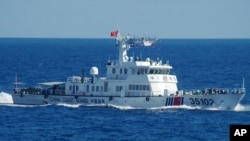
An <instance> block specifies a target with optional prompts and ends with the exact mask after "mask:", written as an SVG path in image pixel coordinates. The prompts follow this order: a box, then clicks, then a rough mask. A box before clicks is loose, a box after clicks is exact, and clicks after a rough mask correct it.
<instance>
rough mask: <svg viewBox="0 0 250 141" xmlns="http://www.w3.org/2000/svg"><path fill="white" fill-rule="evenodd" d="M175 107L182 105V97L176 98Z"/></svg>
mask: <svg viewBox="0 0 250 141" xmlns="http://www.w3.org/2000/svg"><path fill="white" fill-rule="evenodd" d="M173 105H182V97H175V98H174V104H173Z"/></svg>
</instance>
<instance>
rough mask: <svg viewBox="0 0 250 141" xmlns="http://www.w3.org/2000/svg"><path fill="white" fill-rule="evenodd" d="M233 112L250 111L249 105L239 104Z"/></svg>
mask: <svg viewBox="0 0 250 141" xmlns="http://www.w3.org/2000/svg"><path fill="white" fill-rule="evenodd" d="M234 111H250V105H241V104H238V105H237V106H236V107H235V109H234Z"/></svg>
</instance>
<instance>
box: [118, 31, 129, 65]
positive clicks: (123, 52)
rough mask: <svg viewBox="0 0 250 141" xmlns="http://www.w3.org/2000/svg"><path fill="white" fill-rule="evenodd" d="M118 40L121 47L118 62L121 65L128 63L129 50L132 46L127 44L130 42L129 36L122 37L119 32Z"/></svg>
mask: <svg viewBox="0 0 250 141" xmlns="http://www.w3.org/2000/svg"><path fill="white" fill-rule="evenodd" d="M116 40H117V42H118V45H119V58H118V62H119V64H120V65H121V64H122V63H123V62H127V61H128V56H127V51H128V50H129V48H130V45H129V44H127V41H128V40H129V36H122V35H121V34H120V33H119V32H118V30H117V36H116Z"/></svg>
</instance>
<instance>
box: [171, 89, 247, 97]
mask: <svg viewBox="0 0 250 141" xmlns="http://www.w3.org/2000/svg"><path fill="white" fill-rule="evenodd" d="M245 93H246V89H245V88H205V89H190V90H178V91H177V92H176V95H213V94H245Z"/></svg>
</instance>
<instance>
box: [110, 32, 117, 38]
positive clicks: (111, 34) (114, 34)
mask: <svg viewBox="0 0 250 141" xmlns="http://www.w3.org/2000/svg"><path fill="white" fill-rule="evenodd" d="M117 35H118V31H112V32H111V33H110V36H113V37H117Z"/></svg>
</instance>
